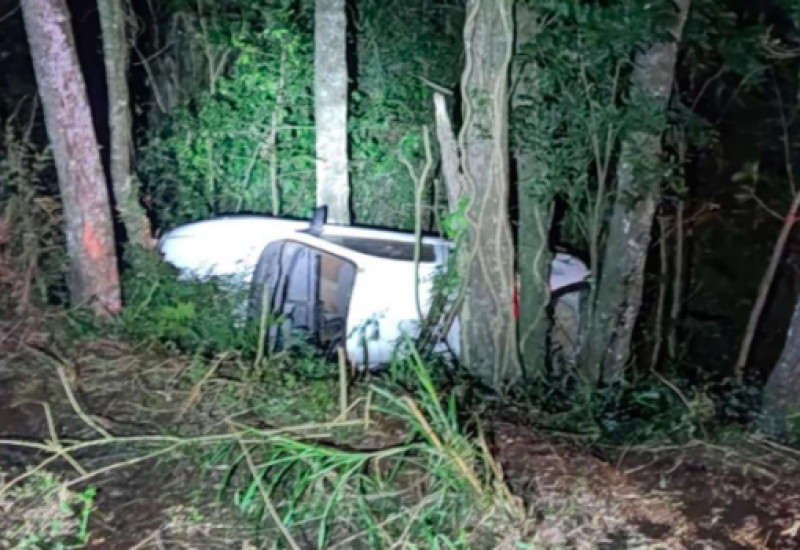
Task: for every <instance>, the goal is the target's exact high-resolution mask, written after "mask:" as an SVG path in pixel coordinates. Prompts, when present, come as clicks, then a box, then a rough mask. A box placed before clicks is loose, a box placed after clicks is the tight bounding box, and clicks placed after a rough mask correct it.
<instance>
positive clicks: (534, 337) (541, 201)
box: [511, 3, 552, 376]
mask: <svg viewBox="0 0 800 550" xmlns="http://www.w3.org/2000/svg"><path fill="white" fill-rule="evenodd" d="M515 22H516V37H517V42H516V51H515V56H514V59H515V65H514V66H513V67H512V74H513V75H514V86H513V87H512V89H513V90H514V94H513V96H512V98H511V102H512V106H513V109H514V112H520V113H523V115H522V116H526V115H528V114H529V113H531V112H532V111H533V110H535V109H536V102H537V101H538V99H539V98H538V93H537V91H538V82H537V78H538V76H539V75H538V67H537V66H536V64H535V63H534V62H533V61H532V60H530V59H528V58H527V56H526V55H525V50H526V49H528V48H530V47H531V46H532V45H533V44H532V43H533V42H534V41H535V40H536V26H537V24H538V21H537V19H536V13H535V12H534V11H533V10H532V9H531V8H530V7H529V6H527V5H525V4H521V3H519V4H517V5H516V7H515ZM512 118H513V112H512ZM520 126H524V121H521V124H520ZM514 135H515V136H516V139H512V149H513V153H514V158H515V159H516V162H517V201H518V203H519V212H518V224H517V263H518V268H517V269H518V271H519V278H520V284H519V296H520V308H519V312H520V316H519V349H520V354H521V357H522V362H523V365H524V366H525V372H526V374H527V375H529V376H530V375H534V374H536V373H542V372H544V368H545V366H546V362H547V333H548V331H549V328H550V322H549V316H548V313H547V306H548V304H549V302H550V289H549V285H548V278H549V272H550V259H551V254H550V250H549V248H548V244H549V243H548V236H549V233H550V221H551V220H550V218H551V215H550V212H551V202H552V199H551V198H550V197H549V196H548V194H547V193H546V192H542V191H543V189H544V188H545V187H546V186H547V182H545V181H542V178H541V176H540V174H541V172H540V166H539V162H538V160H537V151H536V149H535V148H534V146H533V145H532V144H530V143H527V142H526V141H525V140H524V136H522V135H521V133H515V134H514Z"/></svg>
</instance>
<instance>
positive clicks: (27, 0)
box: [20, 0, 121, 313]
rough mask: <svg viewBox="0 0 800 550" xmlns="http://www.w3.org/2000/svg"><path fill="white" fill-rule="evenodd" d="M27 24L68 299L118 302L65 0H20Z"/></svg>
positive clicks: (106, 212)
mask: <svg viewBox="0 0 800 550" xmlns="http://www.w3.org/2000/svg"><path fill="white" fill-rule="evenodd" d="M20 4H21V7H22V14H23V17H24V21H25V30H26V31H27V34H28V42H29V43H30V50H31V57H32V59H33V68H34V71H35V73H36V82H37V84H38V87H39V95H40V96H41V98H42V107H43V110H44V118H45V124H46V126H47V135H48V136H49V138H50V143H51V146H52V150H53V157H54V159H55V165H56V171H57V173H58V183H59V189H60V191H61V200H62V203H63V206H64V221H65V226H66V228H65V231H66V240H67V253H68V254H69V260H70V266H69V267H70V270H69V285H70V294H71V298H72V301H73V303H74V304H91V305H92V306H93V307H94V308H95V310H96V311H97V312H98V313H109V312H110V313H113V312H116V311H118V310H119V309H120V306H121V302H120V288H119V276H118V273H117V263H116V255H115V250H114V232H113V225H112V221H111V208H110V206H109V201H108V191H107V189H106V181H105V177H104V175H103V168H102V166H101V163H100V154H99V151H98V146H97V138H96V136H95V133H94V128H93V127H92V115H91V111H90V110H89V103H88V99H87V96H86V85H85V83H84V80H83V75H82V74H81V71H80V66H79V65H78V57H77V54H76V51H75V40H74V38H73V36H72V29H71V27H70V17H69V12H68V10H67V5H66V1H65V0H22V2H21V3H20Z"/></svg>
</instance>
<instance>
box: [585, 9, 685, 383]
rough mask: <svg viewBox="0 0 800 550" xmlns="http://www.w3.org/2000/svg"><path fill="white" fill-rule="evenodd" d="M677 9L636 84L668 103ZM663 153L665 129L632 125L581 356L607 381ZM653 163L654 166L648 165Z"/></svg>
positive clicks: (681, 12)
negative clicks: (667, 34)
mask: <svg viewBox="0 0 800 550" xmlns="http://www.w3.org/2000/svg"><path fill="white" fill-rule="evenodd" d="M675 4H676V6H677V8H678V14H677V17H676V20H675V24H674V25H673V28H672V29H671V31H672V35H673V36H674V37H675V39H674V41H671V42H667V43H661V44H657V45H655V46H653V47H652V48H650V50H649V51H647V52H645V53H644V54H640V55H638V56H637V57H636V67H635V69H634V73H633V77H632V78H633V85H634V86H635V87H637V88H638V89H639V91H641V93H642V94H643V95H644V96H645V97H648V98H650V99H651V100H653V101H654V102H660V103H661V108H662V109H666V107H667V103H668V101H669V97H670V95H671V93H672V83H673V81H674V76H675V62H676V59H677V55H678V43H679V41H680V37H681V34H682V31H683V25H684V23H685V21H686V17H687V14H688V11H689V5H690V0H676V1H675ZM660 154H661V135H660V133H659V132H652V131H642V130H638V131H636V130H635V131H633V132H632V133H631V134H630V135H629V136H628V138H627V139H626V140H625V141H624V142H623V144H622V150H621V152H620V160H619V168H618V174H617V191H616V200H615V204H614V209H613V213H612V217H611V223H610V228H609V235H608V245H607V246H606V251H605V255H604V260H603V264H602V273H601V277H600V282H599V287H598V289H597V299H596V302H595V303H594V304H593V306H592V310H593V315H592V320H591V328H590V332H589V335H588V339H587V342H586V346H585V348H584V349H583V354H582V358H581V363H582V371H583V372H584V373H586V374H587V375H588V376H590V377H591V378H593V379H595V380H596V379H598V377H601V378H602V379H603V380H604V381H606V382H613V381H615V380H619V379H620V378H622V377H623V376H624V372H625V368H626V366H627V363H628V360H629V358H630V344H631V337H632V335H633V329H634V325H635V323H636V319H637V317H638V315H639V308H640V306H641V300H642V287H643V278H644V264H645V260H646V259H647V251H648V248H649V246H650V233H651V230H652V225H653V215H654V214H655V207H656V203H657V201H658V197H659V184H660V181H658V176H657V174H653V172H654V170H653V169H652V166H650V167H648V166H647V164H653V165H655V164H657V162H658V158H659V155H660ZM648 168H650V169H648Z"/></svg>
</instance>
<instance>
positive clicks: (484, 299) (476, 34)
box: [459, 0, 522, 390]
mask: <svg viewBox="0 0 800 550" xmlns="http://www.w3.org/2000/svg"><path fill="white" fill-rule="evenodd" d="M513 35H514V28H513V17H512V2H511V0H468V1H467V19H466V23H465V26H464V49H465V53H466V66H465V70H464V74H463V75H462V80H461V87H462V97H463V98H464V124H463V127H462V130H461V134H460V136H459V146H460V149H461V161H462V171H463V175H464V178H463V182H464V188H463V193H464V196H465V197H466V198H467V199H468V200H469V204H468V206H467V211H466V214H467V221H468V224H469V229H468V234H467V240H466V246H465V247H464V249H463V250H462V251H461V254H462V255H461V271H460V272H461V273H462V274H463V275H464V276H466V296H465V299H464V305H463V308H462V312H461V349H462V357H463V359H464V361H465V363H466V365H467V366H468V367H469V368H470V369H471V370H473V372H475V373H476V374H477V375H478V376H479V377H481V378H482V379H483V380H484V381H485V382H486V383H487V384H490V385H492V386H493V387H494V388H495V389H497V390H503V389H505V388H507V387H508V385H510V384H512V383H514V382H515V381H517V380H518V379H519V378H520V375H521V374H522V369H521V366H520V362H519V355H518V349H517V336H516V326H515V320H514V311H513V293H514V244H513V241H512V235H511V227H510V224H509V217H508V194H509V188H508V187H509V170H508V103H507V94H508V68H509V63H510V61H511V57H512V54H513Z"/></svg>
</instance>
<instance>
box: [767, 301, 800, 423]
mask: <svg viewBox="0 0 800 550" xmlns="http://www.w3.org/2000/svg"><path fill="white" fill-rule="evenodd" d="M763 397H764V404H763V409H764V420H763V425H764V428H765V429H766V431H767V432H769V433H770V434H772V435H778V436H782V435H785V434H786V431H787V429H788V428H789V426H788V419H789V417H790V416H793V415H796V414H798V413H800V298H798V300H797V304H796V305H795V308H794V314H793V315H792V321H791V323H790V325H789V330H788V331H787V334H786V343H785V344H784V346H783V352H782V353H781V356H780V359H778V363H777V364H776V365H775V368H774V369H773V370H772V373H771V374H770V376H769V379H768V380H767V384H766V386H764V395H763Z"/></svg>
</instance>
